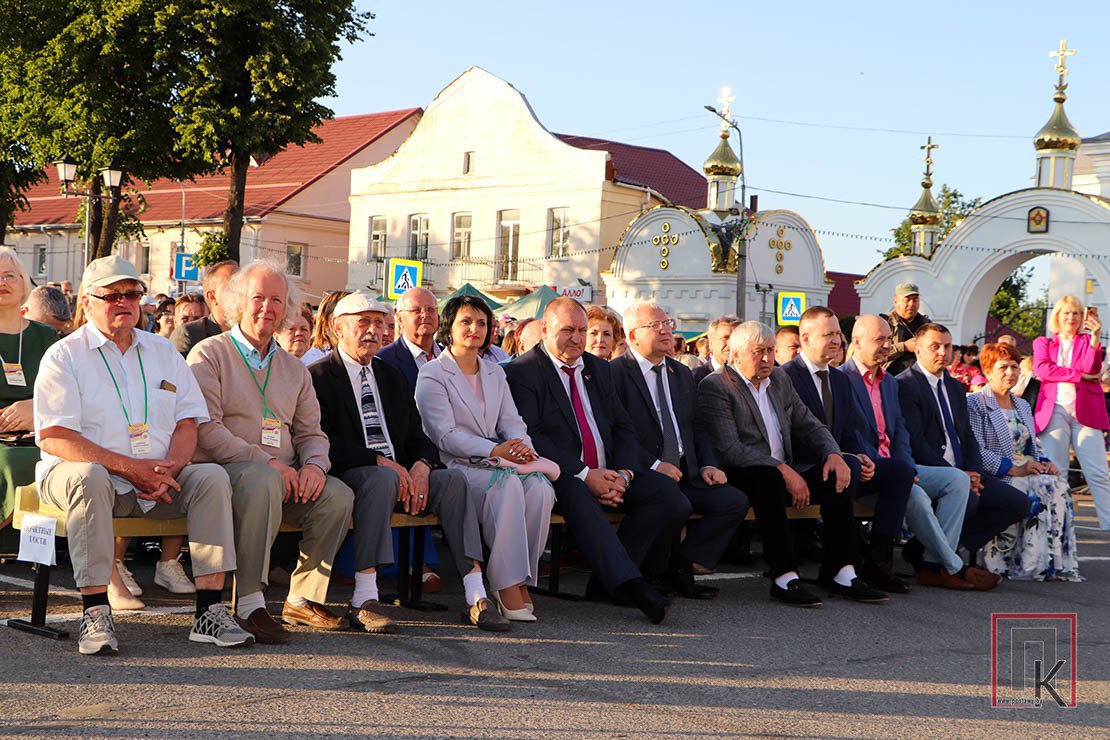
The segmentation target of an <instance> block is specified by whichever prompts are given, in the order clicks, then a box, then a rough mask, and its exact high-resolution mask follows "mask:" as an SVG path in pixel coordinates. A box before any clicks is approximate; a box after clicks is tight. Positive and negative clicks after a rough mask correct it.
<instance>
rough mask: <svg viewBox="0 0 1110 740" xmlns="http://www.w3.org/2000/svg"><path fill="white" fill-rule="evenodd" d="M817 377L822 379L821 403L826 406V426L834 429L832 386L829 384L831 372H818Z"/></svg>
mask: <svg viewBox="0 0 1110 740" xmlns="http://www.w3.org/2000/svg"><path fill="white" fill-rule="evenodd" d="M817 377H818V378H820V379H821V403H822V404H824V406H825V426H827V427H828V428H829V429H830V430H831V429H832V428H833V397H832V384H831V383H829V371H828V370H818V371H817Z"/></svg>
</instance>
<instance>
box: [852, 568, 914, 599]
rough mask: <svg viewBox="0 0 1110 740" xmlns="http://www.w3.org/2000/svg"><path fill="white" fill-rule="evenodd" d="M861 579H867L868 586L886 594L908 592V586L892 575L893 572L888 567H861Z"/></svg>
mask: <svg viewBox="0 0 1110 740" xmlns="http://www.w3.org/2000/svg"><path fill="white" fill-rule="evenodd" d="M863 577H864V578H866V579H867V582H868V583H869V584H871V585H872V586H874V587H875V588H877V589H879V590H880V591H886V592H887V593H888V594H908V593H909V592H910V585H909V584H908V583H906V582H905V581H903V580H902V579H901V578H899V577H898V576H896V575H894V571H893V570H892V569H891V567H890V566H889V565H865V566H864V567H863Z"/></svg>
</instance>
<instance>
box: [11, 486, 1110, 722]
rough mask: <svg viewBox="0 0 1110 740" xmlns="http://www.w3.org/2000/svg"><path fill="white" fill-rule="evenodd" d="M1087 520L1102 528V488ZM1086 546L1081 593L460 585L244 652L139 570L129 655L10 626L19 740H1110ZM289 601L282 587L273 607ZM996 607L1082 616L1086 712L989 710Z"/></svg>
mask: <svg viewBox="0 0 1110 740" xmlns="http://www.w3.org/2000/svg"><path fill="white" fill-rule="evenodd" d="M1079 518H1080V520H1081V521H1080V522H1079V523H1080V524H1084V525H1091V524H1092V523H1093V510H1092V509H1091V507H1090V503H1089V499H1086V498H1084V499H1082V501H1081V505H1080V511H1079ZM1080 552H1081V556H1082V572H1083V574H1084V575H1085V576H1086V577H1087V579H1088V580H1087V582H1086V583H1082V584H1070V583H1022V584H1014V583H1006V584H1004V585H1003V586H1002V587H1001V588H1000V589H999V590H997V591H995V592H993V593H989V594H981V593H970V594H963V593H955V592H949V591H940V590H936V589H928V588H923V587H919V588H915V589H914V591H913V592H912V593H911V594H910V595H908V596H903V597H895V598H892V599H891V601H890V603H889V604H887V605H886V606H880V607H875V606H864V605H859V604H850V603H844V602H841V601H826V604H825V606H824V607H823V608H822V609H819V610H797V609H790V608H788V607H785V606H781V605H778V604H776V603H772V602H771V601H770V600H769V599H768V598H767V585H766V581H764V580H763V579H762V578H759V577H757V576H755V574H754V571H755V569H754V568H752V569H748V570H747V571H744V570H738V569H728V570H729V571H730V572H729V573H723V574H720V575H722V576H724V577H720V578H718V579H717V580H715V581H714V582H715V583H716V584H717V585H719V586H721V588H722V595H721V597H720V598H719V599H718V600H717V601H715V602H709V603H695V602H690V601H683V602H681V603H680V604H678V607H677V609H676V610H675V611H674V612H673V614H672V616H671V618H670V620H669V621H668V622H667V623H666V624H665V625H662V626H659V627H655V626H651V625H649V624H648V623H646V622H645V621H644V620H642V619H641V618H640V617H639V615H638V613H637V612H632V611H628V610H624V609H618V608H616V607H611V606H600V605H594V604H578V603H573V602H568V601H560V600H554V599H546V598H540V599H539V600H538V602H537V611H538V614H539V615H540V621H539V622H538V623H537V624H535V625H524V626H517V625H514V628H513V631H512V632H511V633H509V634H508V635H486V634H483V633H479V632H478V631H477V630H476V629H474V628H471V627H469V626H464V625H462V624H461V622H460V619H459V614H460V609H458V608H456V607H458V605H459V604H461V598H460V596H459V589H458V583H457V581H455V579H454V578H451V579H448V581H447V587H446V589H445V592H444V593H442V594H439V595H437V597H436V598H437V600H440V601H443V602H444V603H450V604H451V605H452V611H450V612H443V613H440V614H436V615H424V614H418V613H414V612H407V611H403V610H400V609H392V610H391V613H392V614H394V615H395V617H396V618H397V619H398V620H399V621H400V623H401V629H402V633H401V634H399V635H395V636H370V635H362V634H352V633H344V634H319V633H309V632H305V631H298V634H297V640H296V641H295V642H294V643H293V644H291V645H289V646H285V647H269V646H255V647H253V648H251V649H248V650H244V651H222V650H218V649H216V648H211V647H208V646H200V645H194V644H191V643H189V642H187V640H186V635H187V631H188V626H187V625H188V624H189V619H190V617H189V616H186V615H185V614H184V613H182V612H184V611H186V610H187V609H188V604H189V602H188V601H187V600H184V599H180V598H176V597H174V598H170V597H168V595H167V594H166V593H165V592H164V591H162V589H160V588H158V587H156V586H154V585H153V570H152V568H151V567H149V566H140V567H138V568H137V569H136V575H137V577H138V579H139V581H140V583H142V584H143V585H144V586H146V585H147V584H149V589H148V597H146V598H147V601H148V605H150V606H151V607H152V608H154V609H155V610H156V611H160V612H161V613H155V614H141V615H140V614H135V615H122V616H119V618H118V620H117V625H118V632H119V636H120V643H121V645H120V654H119V655H118V656H116V657H109V658H89V657H83V656H80V655H78V653H77V647H76V643H75V640H69V641H65V642H54V641H51V640H47V639H42V638H37V637H32V636H30V635H27V634H24V633H21V632H16V631H14V630H10V629H0V675H3V678H4V684H5V686H4V694H5V710H4V712H3V713H0V734H3V735H12V734H16V735H18V734H23V735H32V736H68V735H83V736H119V735H127V736H140V735H147V736H171V735H190V736H204V735H215V734H221V735H236V736H243V737H246V736H254V735H287V734H288V735H316V736H322V735H371V736H379V735H400V736H485V737H551V736H594V737H621V736H638V735H650V736H723V735H809V736H838V737H856V736H870V737H904V736H909V735H917V736H925V735H928V736H942V735H943V736H972V735H991V736H994V737H1001V736H1005V735H1007V734H1009V735H1013V736H1022V737H1031V736H1068V737H1083V736H1095V735H1102V736H1106V735H1107V730H1106V725H1107V724H1108V718H1110V640H1108V638H1107V634H1110V595H1108V590H1107V587H1106V584H1107V582H1110V536H1108V535H1107V534H1106V533H1100V532H1095V531H1081V532H1080ZM806 575H813V569H812V568H811V569H809V571H808V572H807V573H806ZM29 578H30V569H29V568H28V567H27V566H26V565H25V564H22V563H15V562H9V563H7V564H5V565H3V566H0V617H10V616H15V615H22V614H24V613H25V611H26V608H27V603H28V592H27V590H26V588H23V587H21V586H20V585H19V582H20V581H23V582H26V581H27V580H28V579H29ZM58 580H59V582H60V583H59V589H71V588H72V586H73V583H72V580H70V579H68V578H67V575H63V576H62V577H59V578H58ZM60 593H61V592H60ZM283 595H284V594H283V592H281V593H276V594H275V593H271V602H270V608H271V610H274V611H276V610H279V609H280V599H281V598H282V596H283ZM348 595H349V594H348V592H347V591H346V589H334V590H333V592H332V594H331V598H332V600H333V602H335V603H338V602H340V601H341V600H342V599H343V598H344V597H346V596H348ZM190 611H191V610H190ZM166 612H172V613H166ZM992 612H1075V613H1077V614H1078V625H1079V627H1078V637H1079V640H1078V676H1079V681H1078V706H1077V707H1076V708H1075V709H1061V708H1059V707H1057V706H1055V705H1054V704H1052V702H1051V701H1049V702H1048V703H1047V704H1046V705H1045V706H1043V707H1041V708H1024V709H1017V708H1005V709H1003V708H992V707H991V705H990V681H991V671H990V659H991V658H990V656H991V650H990V648H991V630H990V627H991V619H990V615H991V613H992ZM52 613H53V614H54V615H55V616H62V617H66V616H68V617H70V618H76V616H77V615H78V613H79V602H77V601H76V600H74V599H73V598H67V597H65V596H64V595H57V596H55V597H54V598H52ZM69 626H70V627H71V628H72V629H74V630H75V629H76V622H75V621H73V622H70V624H69Z"/></svg>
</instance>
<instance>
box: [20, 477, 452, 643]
mask: <svg viewBox="0 0 1110 740" xmlns="http://www.w3.org/2000/svg"><path fill="white" fill-rule="evenodd" d="M28 514H38V515H39V516H46V517H53V518H54V520H55V522H56V527H55V533H56V535H57V536H58V537H65V536H66V516H65V512H63V511H62V510H61V509H58V508H56V507H54V506H50V505H49V504H45V503H43V502H42V501H40V500H39V494H38V488H37V487H36V486H35V484H31V485H29V486H21V487H20V488H18V489H16V507H15V511H14V512H13V516H12V526H13V527H14V528H15V529H22V528H23V519H24V517H26V516H27V515H28ZM437 524H439V519H437V518H436V517H435V516H433V515H431V514H428V515H426V516H410V515H408V514H397V513H394V514H393V516H392V518H391V520H390V526H392V527H395V528H397V530H398V553H397V591H398V594H397V598H396V603H398V604H400V605H401V606H404V607H408V608H411V609H419V610H422V611H441V610H445V609H446V608H447V607H446V606H445V605H443V604H436V603H433V602H428V601H424V600H423V599H422V598H421V597H422V593H423V584H424V580H423V575H424V573H423V571H424V536H423V534H424V528H425V527H431V526H435V525H437ZM352 526H353V525H352ZM112 530H113V533H114V534H115V536H116V537H172V536H175V535H188V533H189V528H188V521H187V520H186V519H184V518H180V519H147V518H145V517H116V518H114V519H113V520H112ZM414 530H416V534H417V537H416V538H415V539H413V538H412V534H413V531H414ZM281 531H282V532H299V531H300V529H299V528H298V527H293V526H290V525H288V524H284V523H283V524H282V525H281ZM410 543H411V547H412V558H411V562H410V558H409V547H410ZM54 568H55V566H49V565H41V564H38V563H36V564H35V565H34V569H35V589H34V592H33V594H32V596H31V618H30V619H29V620H27V619H9V620H8V626H9V627H13V628H15V629H18V630H23V631H25V632H31V633H33V634H36V635H43V636H45V637H53V638H54V639H58V640H64V639H66V638H68V637H69V632H67V631H65V630H58V629H54V628H52V627H47V626H46V607H47V602H48V600H49V598H50V575H51V573H52V572H53V571H54ZM383 600H386V599H385V597H383Z"/></svg>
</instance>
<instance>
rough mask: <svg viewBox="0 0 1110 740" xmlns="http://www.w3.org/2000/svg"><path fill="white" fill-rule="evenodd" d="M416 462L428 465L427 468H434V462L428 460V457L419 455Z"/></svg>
mask: <svg viewBox="0 0 1110 740" xmlns="http://www.w3.org/2000/svg"><path fill="white" fill-rule="evenodd" d="M416 462H422V463H424V464H425V465H427V466H428V470H435V469H436V464H435V463H434V462H432V461H431V460H429V459H428V458H426V457H421V458H419V459H418V460H417V461H416Z"/></svg>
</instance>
